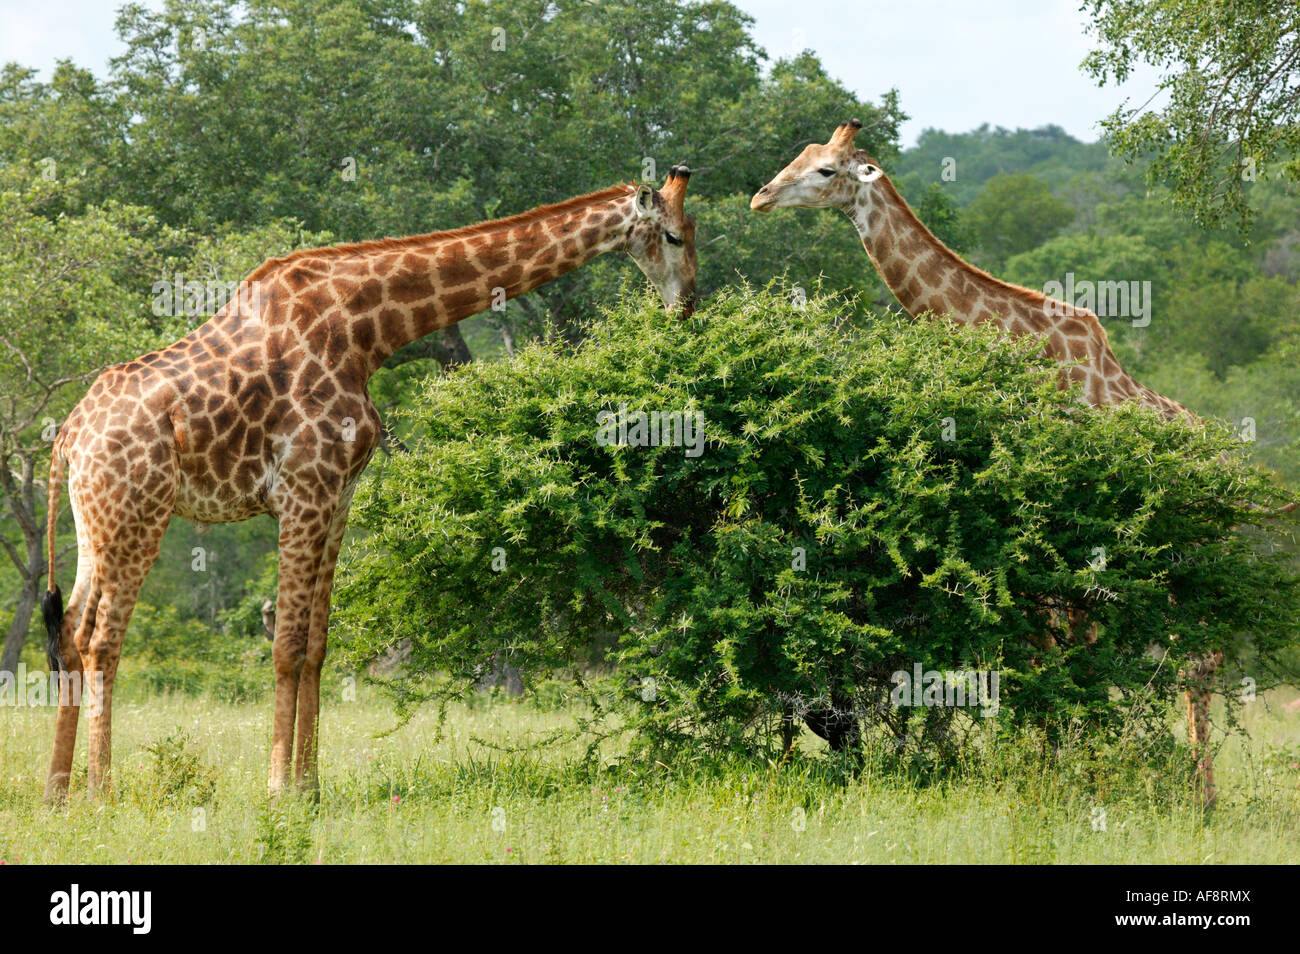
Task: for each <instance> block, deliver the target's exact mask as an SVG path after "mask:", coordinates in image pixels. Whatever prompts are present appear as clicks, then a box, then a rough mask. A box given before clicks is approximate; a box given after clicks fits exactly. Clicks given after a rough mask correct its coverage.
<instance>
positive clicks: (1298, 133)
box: [1083, 0, 1300, 231]
mask: <svg viewBox="0 0 1300 954" xmlns="http://www.w3.org/2000/svg"><path fill="white" fill-rule="evenodd" d="M1085 7H1088V8H1090V9H1091V13H1092V18H1093V29H1094V30H1095V32H1096V34H1097V38H1098V41H1099V44H1100V48H1099V49H1097V50H1094V51H1093V52H1092V53H1090V54H1089V55H1088V57H1087V59H1086V60H1084V63H1083V67H1084V69H1085V70H1086V71H1087V72H1088V73H1090V74H1091V75H1092V76H1093V77H1095V78H1096V79H1097V80H1098V81H1100V82H1101V83H1107V82H1115V83H1122V82H1123V81H1124V80H1125V79H1127V78H1128V76H1129V75H1130V73H1131V72H1132V70H1133V67H1134V65H1135V64H1137V63H1139V62H1146V63H1150V64H1152V65H1154V66H1156V67H1159V68H1161V69H1162V70H1164V71H1165V75H1164V76H1163V78H1162V79H1161V81H1160V84H1159V87H1158V88H1157V90H1156V92H1155V93H1153V94H1152V96H1151V98H1150V99H1148V100H1147V102H1145V103H1143V104H1142V105H1140V106H1138V107H1136V108H1133V107H1130V106H1129V104H1128V103H1127V102H1125V104H1124V105H1122V106H1121V107H1120V108H1119V109H1117V110H1116V111H1115V112H1114V113H1113V114H1112V115H1111V116H1110V117H1109V118H1108V119H1107V120H1106V121H1105V122H1104V123H1103V127H1104V128H1105V130H1106V132H1107V134H1108V136H1109V138H1110V142H1111V146H1112V148H1113V150H1114V151H1115V152H1116V154H1117V155H1120V156H1123V157H1124V158H1125V159H1127V160H1129V161H1130V162H1132V161H1135V160H1138V159H1145V158H1147V157H1151V164H1150V166H1149V168H1148V170H1147V175H1148V179H1149V181H1151V182H1167V183H1169V185H1170V186H1171V187H1172V190H1173V192H1172V199H1173V201H1174V203H1175V204H1176V205H1177V206H1178V207H1179V208H1181V209H1182V210H1184V211H1185V212H1186V213H1188V214H1190V216H1191V217H1192V219H1193V220H1194V221H1195V222H1197V224H1199V225H1202V226H1206V227H1210V226H1217V225H1221V224H1223V223H1224V222H1226V221H1231V220H1233V219H1235V220H1236V222H1237V223H1238V226H1239V227H1240V228H1241V229H1242V230H1243V231H1245V230H1246V229H1247V228H1248V227H1249V223H1250V220H1251V215H1252V213H1251V207H1250V203H1249V200H1248V187H1249V185H1250V184H1251V183H1252V182H1254V181H1255V180H1256V179H1257V178H1261V177H1264V176H1273V175H1277V176H1279V177H1282V178H1286V179H1290V180H1292V181H1295V180H1297V179H1300V7H1297V6H1296V4H1294V3H1276V2H1273V0H1229V2H1218V3H1206V2H1204V0H1088V2H1087V3H1086V4H1085ZM1160 94H1166V95H1165V96H1164V97H1163V99H1164V102H1163V105H1161V106H1160V107H1158V108H1148V107H1150V106H1151V103H1152V102H1153V101H1155V100H1156V98H1157V96H1159V95H1160Z"/></svg>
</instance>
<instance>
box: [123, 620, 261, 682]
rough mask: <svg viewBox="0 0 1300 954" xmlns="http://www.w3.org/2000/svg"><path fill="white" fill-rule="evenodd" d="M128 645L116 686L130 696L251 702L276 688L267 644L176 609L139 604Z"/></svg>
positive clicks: (258, 638) (129, 632) (259, 639)
mask: <svg viewBox="0 0 1300 954" xmlns="http://www.w3.org/2000/svg"><path fill="white" fill-rule="evenodd" d="M127 641H128V645H127V650H126V651H125V652H124V653H123V654H122V662H121V669H120V671H119V674H118V678H117V685H118V686H119V687H125V688H127V689H128V690H129V691H137V690H139V691H141V692H142V693H145V694H147V693H155V692H172V693H178V694H181V695H200V694H204V693H206V694H209V695H212V696H213V697H214V698H217V699H221V700H223V701H227V702H250V701H255V700H257V699H260V698H261V697H262V696H263V695H264V694H266V693H267V692H268V691H269V690H270V688H271V686H272V685H273V681H274V675H273V673H272V669H271V644H270V642H269V641H268V640H266V639H264V638H262V637H261V636H260V635H257V636H253V637H251V638H250V637H248V636H244V635H239V634H232V633H230V632H223V631H221V630H219V629H214V628H213V627H212V626H209V625H208V624H207V623H204V622H202V621H200V620H196V619H190V618H186V617H183V616H181V614H180V613H179V612H178V611H177V609H176V607H174V606H154V605H152V604H149V603H137V604H136V607H135V611H134V612H133V613H132V615H131V625H130V628H129V629H128V632H127Z"/></svg>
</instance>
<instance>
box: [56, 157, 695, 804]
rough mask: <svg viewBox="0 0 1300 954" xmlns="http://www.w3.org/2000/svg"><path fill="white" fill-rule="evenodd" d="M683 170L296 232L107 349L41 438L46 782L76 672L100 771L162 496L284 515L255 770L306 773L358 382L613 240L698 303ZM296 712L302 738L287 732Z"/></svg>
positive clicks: (62, 741) (64, 733) (63, 749)
mask: <svg viewBox="0 0 1300 954" xmlns="http://www.w3.org/2000/svg"><path fill="white" fill-rule="evenodd" d="M689 177H690V170H689V169H687V168H686V167H685V166H673V167H672V169H671V170H670V171H669V173H668V176H667V179H666V181H665V183H664V185H663V186H662V188H661V189H658V190H656V189H654V188H652V187H651V186H649V185H641V186H639V187H637V186H634V185H631V184H624V185H619V186H615V187H613V188H610V189H605V190H603V191H599V192H592V193H590V194H588V195H583V196H579V197H577V198H573V199H569V200H568V201H565V202H560V203H558V204H555V205H548V206H543V207H540V208H536V209H533V210H532V211H529V212H524V213H521V214H519V215H514V216H511V217H509V218H504V219H498V220H495V221H490V222H484V223H481V224H479V225H473V226H469V227H466V228H461V229H456V230H454V231H445V232H433V233H430V234H425V235H416V236H410V237H407V238H397V239H392V238H389V239H380V240H376V241H369V242H361V243H357V244H350V245H336V246H333V247H328V248H318V249H306V250H299V251H296V252H293V253H291V254H289V255H286V256H284V257H281V258H273V259H270V260H268V261H267V262H265V263H263V264H262V265H261V266H260V267H259V268H257V269H256V270H255V271H254V272H253V273H252V274H251V275H249V276H248V278H246V279H245V280H244V281H243V282H242V283H241V284H240V286H239V290H238V293H237V294H236V295H235V297H234V298H233V299H232V300H231V302H230V303H228V304H227V305H226V306H225V307H224V308H222V309H221V310H220V311H218V312H217V313H216V314H215V315H214V316H213V317H212V318H210V319H209V320H208V321H207V322H206V323H204V324H203V325H202V326H200V327H199V328H197V329H195V330H194V331H193V332H191V333H190V334H188V335H186V336H185V337H184V338H182V339H181V340H180V341H178V342H176V343H175V344H173V345H170V346H169V347H166V348H163V349H161V350H159V351H154V352H151V353H149V354H146V355H143V356H141V357H139V358H136V359H135V360H134V361H129V362H127V363H125V364H120V365H116V366H114V367H110V368H108V369H107V370H105V371H104V372H103V373H102V374H100V375H99V377H98V378H97V379H96V381H95V382H94V384H93V385H92V386H91V388H90V389H89V391H88V393H87V394H86V396H85V397H84V398H83V399H82V400H81V402H80V403H79V404H77V406H76V407H75V408H74V409H73V411H72V413H71V414H70V415H69V416H68V418H67V420H66V421H65V422H64V424H63V426H62V427H61V428H60V430H59V432H58V435H57V437H56V439H55V442H54V447H53V453H52V456H51V462H50V484H49V513H48V536H49V547H50V553H49V561H50V564H49V565H50V570H49V587H48V592H47V593H46V594H45V597H44V600H43V607H42V608H43V611H44V616H45V621H46V627H47V632H48V638H49V646H48V657H49V662H50V667H51V670H52V671H58V672H60V673H61V674H63V673H67V674H69V676H71V675H72V674H82V675H81V676H80V677H79V678H78V679H77V680H75V681H74V680H72V679H71V678H69V679H66V680H65V679H63V678H60V680H59V682H60V685H61V691H60V698H59V709H58V715H57V716H56V719H55V732H54V745H53V755H52V757H51V761H50V770H49V775H48V777H47V780H46V799H47V800H48V801H58V800H59V799H61V798H62V797H64V796H65V795H66V793H67V790H68V780H69V776H70V773H71V766H72V757H73V749H74V746H75V741H76V732H77V720H78V715H79V711H80V709H79V703H80V702H81V701H82V699H81V693H73V692H72V691H70V687H71V686H72V685H80V686H81V690H82V692H84V694H85V695H86V697H87V698H86V701H87V703H88V705H89V706H90V709H89V712H88V719H89V733H90V739H89V759H88V761H89V765H88V778H87V791H88V793H89V794H90V795H91V796H92V797H93V796H95V795H98V794H100V793H102V792H103V791H104V790H105V788H106V786H107V784H108V781H109V768H110V763H111V717H112V692H113V681H114V677H115V675H116V672H117V665H118V660H119V657H120V653H121V649H122V642H123V637H124V634H125V631H126V627H127V623H128V622H129V620H130V618H131V613H132V610H133V609H134V606H135V601H136V597H137V595H138V593H139V589H140V586H141V584H142V583H143V581H144V578H145V575H146V574H147V573H148V571H149V569H150V567H151V566H152V565H153V563H154V560H155V559H156V558H157V556H158V550H159V544H160V541H161V539H162V536H163V532H164V531H165V530H166V528H167V525H168V523H169V522H170V520H171V518H172V516H173V515H175V516H180V517H184V518H187V519H190V520H193V521H195V522H196V523H202V524H211V523H229V522H234V521H239V520H245V519H248V518H250V517H254V516H257V515H259V514H269V515H271V516H272V517H273V518H275V519H276V520H278V522H279V536H278V547H279V561H280V576H279V590H278V593H277V596H276V605H275V638H274V642H273V648H272V659H273V664H274V671H275V704H274V718H273V727H272V740H271V759H270V773H269V788H270V791H271V792H272V793H273V794H274V793H279V792H281V791H283V790H285V789H286V788H287V787H288V786H289V775H290V770H291V766H292V769H293V773H294V783H295V785H296V787H298V788H299V789H303V790H307V791H312V790H315V789H316V786H317V775H316V741H317V721H318V716H319V707H320V674H321V666H322V664H323V662H324V658H325V643H326V628H327V625H328V620H329V600H330V591H331V587H332V584H333V575H334V567H335V562H336V560H337V558H338V553H339V546H340V542H341V540H342V537H343V531H344V526H345V524H346V521H347V514H348V507H349V504H350V503H351V499H352V494H353V490H354V488H355V485H356V480H357V478H358V476H359V475H360V474H361V472H362V470H363V469H364V468H365V466H366V464H367V463H368V461H369V460H370V456H371V454H372V453H373V452H374V449H375V447H376V446H377V443H378V440H379V434H380V421H379V416H378V413H377V411H376V410H375V407H374V404H373V403H372V402H371V400H370V396H369V393H368V391H367V382H368V380H369V378H370V377H371V375H373V374H374V373H375V371H376V370H378V368H379V367H380V366H381V365H382V364H383V363H384V361H385V359H387V358H388V357H389V356H390V355H392V354H393V353H394V352H395V351H397V349H399V348H401V347H402V346H403V345H406V344H408V343H410V342H412V341H415V340H416V339H418V338H421V337H423V336H424V335H427V334H429V333H430V332H432V331H435V330H437V329H439V328H443V327H446V326H448V325H450V324H453V323H455V322H457V321H460V320H461V319H463V318H466V317H468V316H470V315H473V314H476V313H478V312H480V311H483V310H484V309H486V308H488V307H490V306H492V305H493V304H496V303H498V302H500V301H504V300H505V299H506V298H512V297H514V296H516V295H521V294H523V293H524V292H527V291H530V290H531V289H533V288H536V287H537V286H539V285H541V284H543V283H544V282H548V281H550V280H551V279H553V278H556V277H557V276H559V275H563V274H565V273H566V272H569V271H571V270H572V269H575V268H577V267H578V266H580V265H582V264H584V263H585V262H587V261H589V260H591V259H592V258H594V257H596V256H597V255H600V254H602V253H604V252H611V251H623V252H626V253H628V254H629V255H630V256H631V257H632V259H633V260H634V261H635V262H636V264H637V265H638V266H639V267H640V269H641V270H642V272H644V273H645V275H646V276H647V277H648V278H649V279H650V281H651V282H652V283H653V284H654V286H655V288H656V289H657V291H658V293H659V295H660V297H661V298H662V299H663V302H664V305H665V307H666V308H668V309H669V310H670V311H676V312H678V313H679V314H681V315H682V316H683V317H688V316H689V315H690V314H691V313H692V312H693V310H694V304H695V274H696V259H695V223H694V221H693V220H692V219H691V217H690V216H688V215H687V214H686V213H685V211H684V209H683V203H684V197H685V193H686V185H687V180H688V179H689ZM65 473H66V477H67V483H68V492H69V497H70V500H71V504H72V512H73V517H74V520H75V523H76V532H77V575H76V583H75V585H74V586H73V588H72V591H71V593H70V595H69V598H68V601H67V606H66V610H65V609H64V606H63V600H62V595H61V593H60V591H59V588H58V586H57V584H56V582H55V568H54V536H55V524H56V520H57V515H58V511H59V495H60V485H61V483H62V481H63V478H64V476H65ZM295 725H296V729H297V744H298V748H297V759H296V762H294V761H293V754H294V753H293V744H294V735H295Z"/></svg>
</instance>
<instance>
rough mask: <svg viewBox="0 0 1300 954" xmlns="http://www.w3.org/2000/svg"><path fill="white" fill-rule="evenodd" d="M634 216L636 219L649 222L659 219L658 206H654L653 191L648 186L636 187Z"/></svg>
mask: <svg viewBox="0 0 1300 954" xmlns="http://www.w3.org/2000/svg"><path fill="white" fill-rule="evenodd" d="M636 214H637V217H638V218H642V219H650V220H651V221H654V220H656V219H658V218H659V206H658V205H656V204H655V190H654V189H652V188H650V186H648V185H643V186H638V187H637V190H636Z"/></svg>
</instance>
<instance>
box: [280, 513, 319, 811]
mask: <svg viewBox="0 0 1300 954" xmlns="http://www.w3.org/2000/svg"><path fill="white" fill-rule="evenodd" d="M326 544H327V533H326V532H325V531H324V530H323V529H322V528H319V527H311V526H302V525H300V524H296V523H294V522H290V521H287V520H285V519H283V518H282V519H281V522H280V588H279V592H278V593H277V595H276V607H275V643H274V644H273V646H272V648H271V659H272V662H273V663H274V666H275V715H274V721H273V723H272V727H271V769H270V777H269V779H268V782H267V785H268V788H269V789H270V791H271V794H272V795H278V794H279V793H281V792H283V791H284V790H285V788H286V787H287V785H288V783H289V775H290V771H291V769H292V763H293V735H294V719H295V717H296V715H297V713H298V709H299V704H300V699H299V693H300V691H301V689H302V683H303V673H304V669H305V666H306V663H307V657H308V648H309V645H310V641H311V627H312V614H313V606H314V605H315V595H316V589H317V583H318V580H319V578H320V569H321V564H322V562H323V559H324V555H325V552H324V551H325V549H326ZM323 655H324V654H323V646H322V652H321V656H322V658H323ZM315 671H316V673H317V678H319V671H320V670H319V667H316V668H315ZM307 681H308V685H309V687H316V686H318V683H316V682H314V681H313V680H311V679H310V678H309V679H308V680H307ZM318 691H319V690H318V688H309V689H308V695H310V696H312V699H310V700H301V701H307V702H309V704H310V705H311V706H313V707H314V706H315V705H316V701H315V694H316V693H317V692H318ZM313 724H314V719H313Z"/></svg>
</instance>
